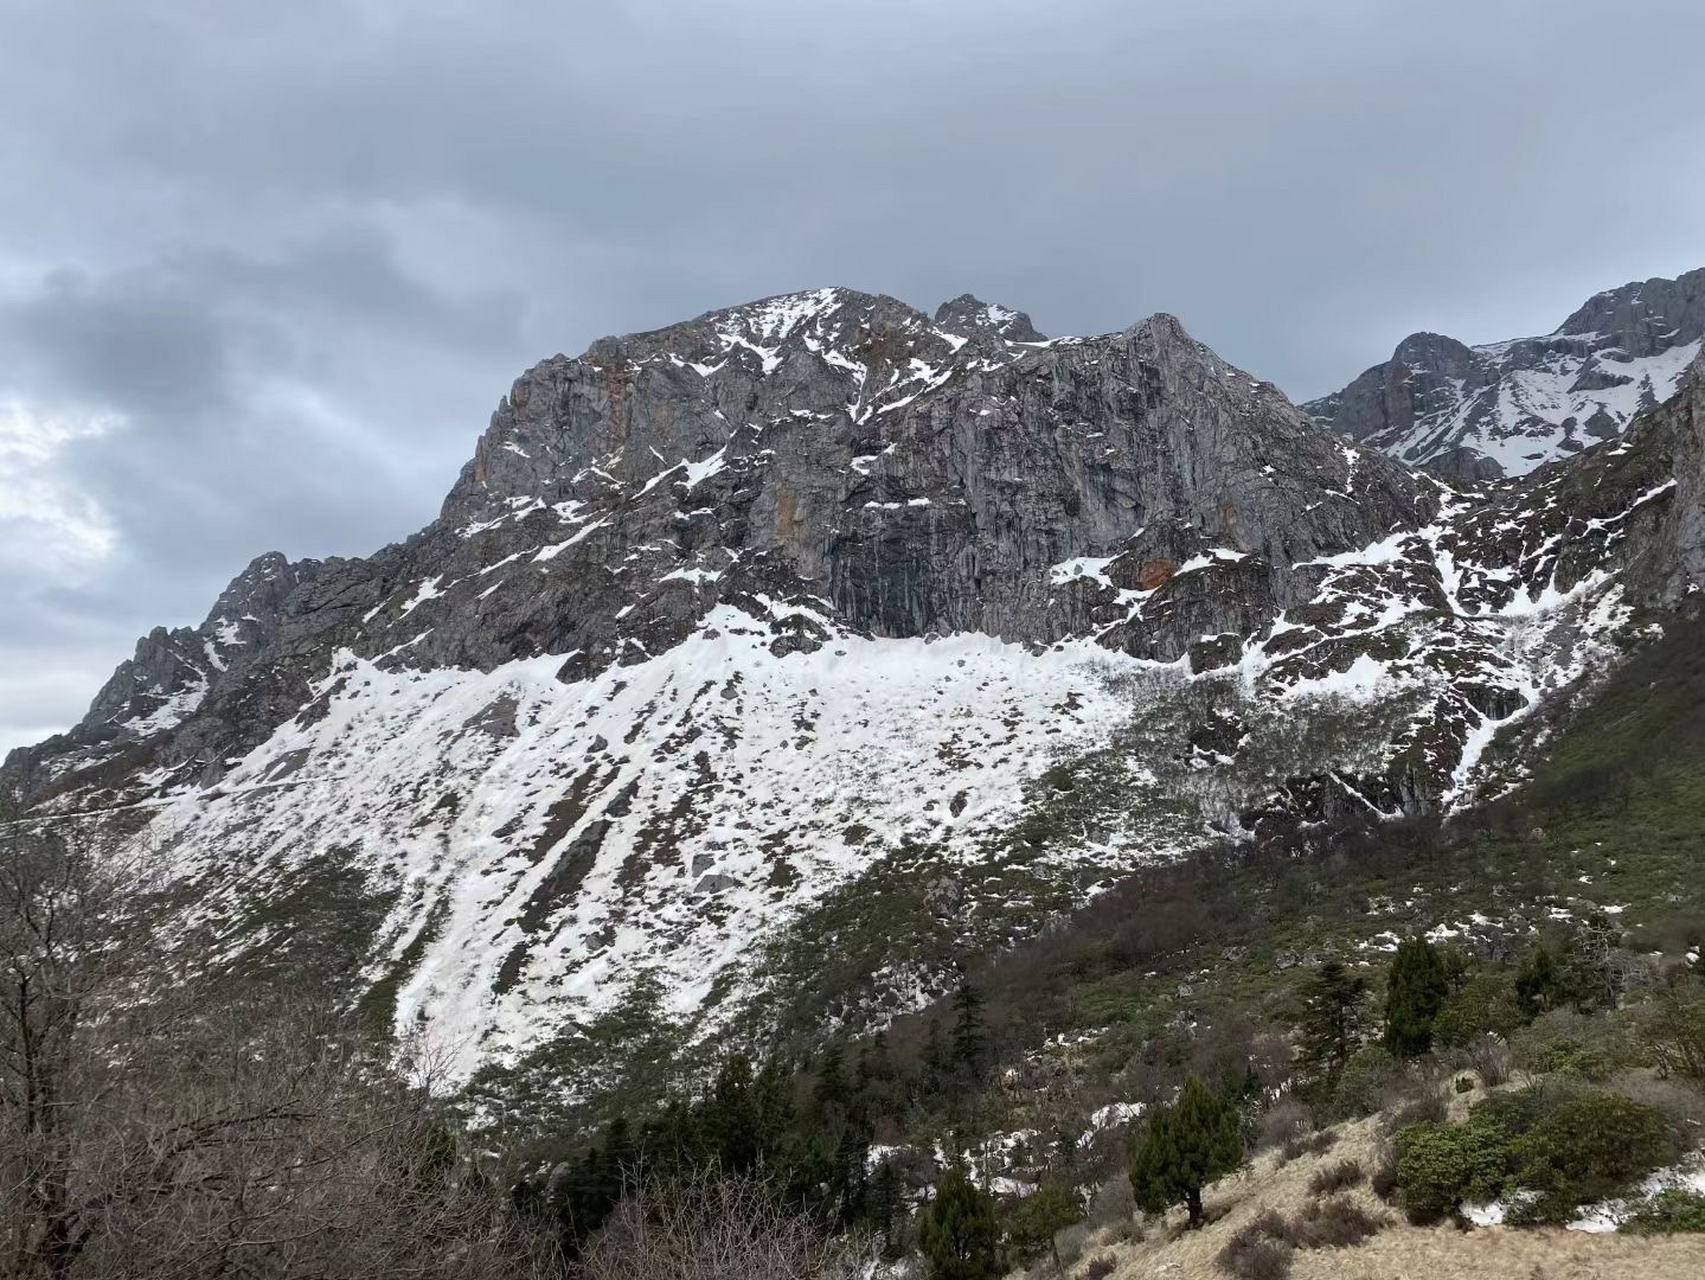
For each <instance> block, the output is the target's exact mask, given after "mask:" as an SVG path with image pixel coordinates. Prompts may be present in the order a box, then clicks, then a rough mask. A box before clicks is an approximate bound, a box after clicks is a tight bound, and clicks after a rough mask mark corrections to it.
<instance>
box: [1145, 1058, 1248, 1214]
mask: <svg viewBox="0 0 1705 1280" xmlns="http://www.w3.org/2000/svg"><path fill="white" fill-rule="evenodd" d="M1242 1162H1243V1140H1242V1137H1241V1136H1240V1134H1239V1132H1238V1118H1237V1109H1236V1108H1235V1107H1233V1106H1232V1105H1231V1104H1230V1103H1228V1102H1227V1101H1226V1100H1225V1099H1224V1098H1221V1097H1219V1096H1218V1095H1216V1094H1215V1093H1214V1092H1213V1091H1212V1090H1210V1089H1209V1088H1208V1087H1207V1086H1206V1085H1205V1084H1203V1083H1202V1082H1201V1081H1200V1080H1198V1079H1197V1078H1196V1077H1195V1076H1191V1077H1190V1078H1189V1079H1188V1080H1187V1081H1185V1082H1184V1090H1183V1092H1182V1093H1181V1094H1179V1097H1178V1101H1177V1102H1176V1103H1175V1104H1173V1105H1172V1106H1170V1107H1158V1108H1156V1110H1155V1112H1154V1114H1153V1115H1152V1116H1151V1117H1150V1118H1149V1123H1148V1131H1147V1132H1146V1133H1145V1134H1144V1136H1143V1141H1142V1144H1141V1145H1140V1146H1139V1147H1138V1148H1137V1153H1136V1155H1135V1156H1134V1157H1132V1160H1131V1190H1132V1191H1133V1192H1134V1193H1135V1195H1136V1201H1137V1204H1138V1206H1139V1207H1141V1208H1143V1209H1146V1210H1148V1211H1149V1212H1150V1213H1164V1212H1166V1210H1167V1209H1168V1208H1169V1207H1170V1206H1172V1205H1175V1204H1183V1205H1184V1206H1185V1207H1186V1208H1187V1209H1188V1210H1189V1213H1190V1226H1191V1227H1192V1228H1196V1227H1199V1226H1201V1225H1202V1188H1203V1187H1205V1186H1207V1185H1208V1184H1209V1183H1211V1182H1214V1181H1216V1180H1217V1179H1219V1178H1223V1177H1224V1176H1225V1175H1226V1174H1228V1173H1230V1172H1232V1171H1233V1170H1234V1169H1236V1168H1237V1166H1238V1165H1239V1164H1241V1163H1242Z"/></svg>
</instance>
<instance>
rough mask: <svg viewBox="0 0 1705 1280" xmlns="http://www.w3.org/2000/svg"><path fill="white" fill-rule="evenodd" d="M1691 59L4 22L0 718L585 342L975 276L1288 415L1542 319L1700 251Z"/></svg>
mask: <svg viewBox="0 0 1705 1280" xmlns="http://www.w3.org/2000/svg"><path fill="white" fill-rule="evenodd" d="M1701 35H1705V15H1702V14H1701V11H1700V10H1699V8H1698V6H1697V5H1695V4H1693V3H1691V2H1689V3H1679V2H1675V0H1653V2H1651V3H1643V4H1631V5H1624V6H1620V7H1614V8H1613V7H1607V6H1604V5H1602V4H1598V3H1587V2H1585V0H1552V2H1551V3H1545V4H1530V3H1500V4H1485V3H1474V4H1466V3H1454V4H1435V5H1430V6H1397V5H1390V4H1383V3H1369V2H1368V0H1341V2H1339V3H1331V2H1329V0H1316V2H1314V3H1296V4H1286V5H1275V4H1271V3H1269V2H1266V0H1263V2H1261V3H1254V2H1252V0H1246V2H1241V3H1233V2H1224V3H1217V4H1212V5H1177V4H1167V5H1161V4H1147V3H1134V2H1132V0H1117V2H1114V0H1102V2H1089V0H1079V2H1072V0H1061V2H1060V3H1057V4H1048V5H1037V4H1034V3H1028V4H1022V5H1021V4H1012V3H1005V2H1004V0H981V2H980V3H978V4H975V5H973V4H970V3H963V2H959V0H954V2H945V0H944V2H941V3H934V4H917V3H914V2H907V3H896V2H892V0H864V2H863V3H858V4H852V3H845V4H843V3H824V4H812V5H800V4H796V3H784V2H783V0H769V2H766V3H759V2H757V0H723V2H721V3H717V4H708V3H695V2H694V0H667V2H665V0H654V2H652V3H629V4H606V5H600V6H595V7H593V6H564V5H560V4H543V3H506V4H502V5H490V4H476V3H472V2H471V0H432V2H425V0H414V2H411V3H406V4H405V3H401V2H400V0H397V2H394V3H379V2H378V0H366V2H358V0H348V2H345V3H331V2H329V0H308V2H306V3H297V4H291V5H275V6H266V7H256V6H233V5H227V4H223V3H215V2H213V0H193V2H185V0H177V2H175V3H172V4H163V3H162V4H154V3H132V4H124V5H65V4H61V3H44V2H19V0H13V2H12V3H0V406H6V405H10V406H12V409H11V417H10V419H0V422H4V421H9V422H10V426H9V427H6V426H0V431H9V432H10V435H9V436H8V435H4V434H0V463H4V464H5V465H6V466H7V467H8V469H9V474H8V475H7V476H5V477H4V482H5V486H6V487H5V488H4V489H0V533H5V534H6V535H7V537H8V539H9V545H10V546H11V551H10V552H9V553H8V552H7V551H6V550H4V549H0V592H3V593H4V594H5V596H6V598H7V599H8V600H9V601H10V602H11V603H12V604H13V606H14V607H12V608H11V609H9V610H8V611H7V615H6V618H5V620H4V622H3V623H0V675H3V674H7V673H10V674H13V675H16V674H17V673H20V672H27V671H35V670H40V671H43V672H47V671H49V669H51V670H52V671H53V672H58V673H59V674H58V675H56V676H54V677H53V678H52V679H44V680H43V681H42V682H40V685H41V687H44V688H55V689H61V690H65V689H72V688H76V687H78V679H79V678H78V677H77V676H76V675H75V674H68V673H74V672H77V671H81V672H83V673H84V674H83V675H82V677H81V680H82V685H81V687H80V688H79V689H78V692H77V696H76V697H70V696H69V695H68V694H61V695H56V696H61V697H62V699H63V701H62V703H60V704H57V705H59V710H58V711H57V712H53V711H51V710H50V709H48V708H47V707H46V706H44V704H43V703H42V701H41V698H40V697H37V696H35V695H32V698H31V705H30V706H28V707H21V705H20V708H18V709H15V708H14V707H12V706H11V705H8V701H7V698H8V693H7V686H5V685H4V684H0V735H4V734H6V733H7V732H11V733H12V734H13V735H14V736H16V735H18V734H21V733H23V732H26V731H34V730H35V729H36V728H39V727H40V726H41V725H42V724H43V723H45V722H48V721H51V720H53V719H54V718H55V716H57V719H59V720H65V719H68V718H70V717H72V716H73V715H74V714H75V712H76V711H77V709H78V708H77V706H76V703H77V702H78V701H80V700H81V699H82V698H83V697H85V696H86V695H87V693H88V692H92V690H93V688H94V686H95V685H96V684H98V683H99V679H100V677H101V676H102V675H103V674H104V669H105V668H106V667H108V666H110V663H111V661H112V660H116V659H117V658H118V657H120V656H122V655H123V654H124V653H125V652H126V651H127V650H128V648H129V644H130V640H131V638H132V637H133V635H134V634H135V633H136V632H137V631H139V630H141V629H144V628H145V627H146V626H147V625H151V624H152V623H154V622H156V621H162V622H181V621H189V620H193V619H195V618H196V617H199V616H200V614H201V613H202V612H203V610H204V609H205V607H206V605H207V604H208V602H209V601H210V600H211V599H212V597H213V595H214V594H215V593H216V591H217V590H218V588H219V586H220V585H222V583H223V581H224V580H225V579H226V578H228V577H229V576H230V574H231V573H233V572H235V570H236V569H238V568H240V567H241V566H242V565H243V564H244V563H245V562H246V561H247V560H248V559H249V558H251V557H252V556H253V555H254V554H256V553H258V552H259V551H262V550H265V549H268V548H272V547H278V548H281V549H283V550H285V551H287V552H289V553H291V554H295V555H301V554H325V553H330V552H345V553H359V552H362V551H365V550H368V549H371V548H372V547H373V546H374V545H376V544H378V543H380V542H383V541H386V540H389V539H391V538H395V537H400V536H403V535H405V534H406V533H408V532H409V531H411V530H412V529H413V528H415V527H417V526H418V525H419V524H420V523H421V522H422V521H424V520H425V519H426V518H428V517H430V515H431V514H432V512H433V510H434V509H435V507H436V504H437V501H438V498H439V496H440V495H441V493H442V492H443V490H444V489H445V488H447V486H448V484H449V482H450V481H451V479H452V478H453V476H454V473H455V470H456V468H457V466H458V465H459V464H460V462H461V460H462V459H463V458H465V457H466V455H467V454H468V452H469V450H470V449H471V446H472V441H473V438H474V436H475V435H476V434H477V432H478V431H479V429H480V427H481V426H482V425H483V422H484V419H485V415H486V414H487V413H488V412H489V410H490V407H491V405H492V404H493V403H494V402H495V400H496V399H497V397H498V395H499V394H501V392H502V391H503V390H504V389H505V388H506V387H507V385H508V382H509V380H510V379H511V378H512V377H513V376H514V374H515V373H517V372H518V371H519V370H520V369H521V368H523V367H525V366H526V365H527V364H529V363H531V362H532V361H534V360H536V359H538V358H539V357H541V356H544V355H547V354H550V353H551V352H554V351H557V350H571V351H572V350H578V349H580V348H582V347H583V346H584V345H585V344H586V343H587V342H588V341H590V340H591V339H592V338H595V337H597V336H598V335H599V334H601V333H605V332H613V331H621V330H627V329H634V328H640V327H647V326H652V325H658V324H665V323H668V322H670V321H673V320H676V319H679V318H682V317H685V316H687V315H691V314H695V313H697V312H699V311H702V310H705V309H707V308H710V307H713V306H718V305H723V304H727V303H730V302H735V301H741V300H744V299H747V298H752V297H757V296H761V295H763V294H766V293H773V292H778V291H781V290H786V289H794V288H801V287H808V286H814V285H818V284H824V283H839V284H846V285H850V286H853V287H859V288H866V289H875V290H882V291H886V292H891V293H894V294H897V295H898V296H900V297H902V298H905V299H907V300H908V301H911V302H914V303H916V304H919V305H924V306H933V304H934V303H935V302H937V301H938V300H940V299H941V298H944V297H948V296H952V295H954V294H957V293H959V292H961V291H963V290H965V289H972V290H974V291H976V292H978V293H979V294H982V295H983V296H986V297H990V298H995V299H998V300H1001V301H1004V302H1008V303H1010V304H1013V305H1016V306H1021V307H1024V308H1026V309H1027V310H1029V311H1031V312H1032V314H1033V315H1034V316H1035V318H1036V320H1037V322H1038V324H1039V325H1041V327H1043V328H1044V329H1046V330H1048V331H1050V332H1091V331H1097V330H1103V329H1109V328H1116V327H1120V326H1123V325H1125V324H1128V323H1131V322H1132V321H1134V320H1136V319H1138V318H1140V317H1141V316H1143V315H1145V314H1147V313H1148V312H1151V311H1155V310H1162V309H1164V310H1169V311H1173V312H1176V313H1178V314H1179V315H1180V316H1181V317H1182V318H1183V319H1184V321H1185V323H1186V324H1187V325H1188V326H1189V327H1190V328H1191V330H1192V331H1193V332H1195V333H1196V334H1197V335H1198V336H1199V337H1202V338H1203V339H1204V340H1206V341H1208V342H1210V343H1212V344H1213V345H1215V346H1216V347H1218V348H1219V349H1220V350H1221V351H1222V352H1223V353H1224V354H1225V355H1226V356H1227V357H1228V358H1230V359H1233V360H1235V361H1237V362H1238V363H1240V364H1242V365H1244V366H1245V367H1246V368H1249V369H1250V370H1252V371H1253V372H1256V373H1258V374H1259V375H1261V376H1264V377H1270V378H1273V379H1275V380H1277V381H1278V382H1279V383H1280V384H1281V385H1282V386H1285V387H1286V388H1287V389H1288V390H1290V391H1291V392H1292V393H1293V394H1294V395H1296V396H1298V397H1302V396H1307V395H1313V394H1318V393H1320V392H1323V391H1326V390H1329V389H1331V388H1332V387H1334V386H1337V385H1339V384H1341V383H1343V382H1345V381H1347V380H1348V379H1349V378H1350V377H1351V376H1353V375H1354V374H1355V373H1357V372H1358V371H1360V369H1361V368H1363V367H1364V366H1366V365H1367V364H1370V363H1372V362H1374V361H1376V360H1378V359H1380V358H1382V357H1383V356H1384V355H1386V354H1387V353H1388V352H1389V350H1390V348H1391V346H1392V345H1393V344H1394V343H1395V342H1396V341H1397V340H1398V339H1399V338H1400V337H1402V336H1403V335H1404V334H1405V333H1407V332H1409V331H1410V330H1413V329H1416V328H1423V327H1425V328H1432V329H1438V330H1443V331H1446V332H1453V333H1456V334H1458V335H1459V336H1462V337H1464V338H1467V339H1469V340H1487V339H1492V338H1498V337H1505V336H1514V335H1516V334H1519V333H1525V332H1532V331H1536V330H1542V329H1547V328H1550V327H1551V326H1553V325H1554V324H1556V323H1557V322H1558V321H1560V320H1561V319H1562V317H1563V316H1564V315H1565V314H1567V312H1568V311H1569V310H1571V309H1572V308H1573V307H1574V306H1575V305H1576V304H1578V303H1579V302H1580V301H1582V300H1583V299H1584V298H1585V296H1586V295H1587V294H1589V293H1591V292H1593V291H1594V290H1596V289H1599V288H1603V287H1607V286H1610V285H1614V284H1617V283H1620V282H1621V281H1623V280H1625V279H1629V278H1633V277H1643V276H1646V275H1651V274H1673V273H1674V272H1677V271H1680V270H1684V269H1687V268H1689V267H1692V266H1696V265H1700V264H1701V262H1705V236H1702V234H1701V231H1700V227H1701V225H1702V223H1701V221H1700V218H1699V215H1698V210H1699V208H1700V205H1701V196H1702V195H1705V179H1702V178H1701V176H1700V174H1701V173H1702V172H1705V165H1701V163H1700V160H1701V156H1700V154H1699V152H1700V144H1699V143H1698V138H1699V137H1701V136H1705V132H1702V129H1701V126H1702V125H1705V108H1702V107H1701V105H1700V101H1699V97H1698V94H1697V91H1696V88H1695V86H1696V83H1697V68H1696V65H1695V64H1696V52H1695V51H1696V50H1697V49H1698V47H1699V43H1700V37H1701ZM67 424H70V425H67ZM90 424H94V425H90ZM8 441H9V442H10V443H8ZM8 493H9V494H10V497H8V496H7V494H8ZM6 646H9V647H6ZM44 655H53V658H52V660H51V661H50V660H49V659H48V658H47V657H45V656H44ZM90 655H98V660H97V658H95V657H91V656H90ZM48 702H49V703H52V698H51V697H50V698H49V699H48Z"/></svg>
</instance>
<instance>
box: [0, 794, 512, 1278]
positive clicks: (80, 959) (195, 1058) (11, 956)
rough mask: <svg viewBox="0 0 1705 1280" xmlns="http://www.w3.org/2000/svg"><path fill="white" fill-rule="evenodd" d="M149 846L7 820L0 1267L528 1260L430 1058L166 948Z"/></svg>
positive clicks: (355, 1268) (205, 1270)
mask: <svg viewBox="0 0 1705 1280" xmlns="http://www.w3.org/2000/svg"><path fill="white" fill-rule="evenodd" d="M149 862H150V859H149V858H148V857H147V856H146V851H140V850H134V849H132V850H131V851H130V852H126V846H125V845H124V844H123V843H122V842H120V841H117V840H105V839H102V838H100V836H99V833H97V832H92V831H89V830H86V829H83V830H78V829H72V830H69V831H67V830H66V829H64V828H59V829H56V830H54V831H52V832H46V831H43V830H40V829H36V828H32V827H29V826H23V827H18V826H13V827H8V828H5V829H4V830H3V831H0V948H3V955H0V965H3V968H0V1248H3V1249H4V1255H3V1257H0V1275H5V1276H7V1277H16V1278H17V1280H82V1278H84V1277H87V1278H88V1280H120V1278H128V1277H136V1278H137V1280H140V1278H141V1277H160V1276H171V1277H174V1280H178V1278H181V1280H222V1278H224V1277H244V1278H249V1277H253V1278H255V1280H271V1278H273V1277H278V1278H279V1280H283V1278H285V1277H325V1278H326V1280H340V1278H343V1277H348V1278H349V1280H355V1278H356V1277H361V1278H362V1280H392V1278H394V1280H403V1278H405V1277H407V1278H410V1280H439V1278H442V1280H450V1278H452V1277H454V1278H456V1280H487V1278H488V1277H489V1278H490V1280H496V1278H497V1277H500V1276H501V1277H504V1280H519V1278H521V1277H525V1276H527V1275H529V1274H533V1273H535V1272H536V1271H537V1270H538V1269H539V1266H540V1262H541V1259H540V1258H539V1257H538V1256H537V1254H536V1252H535V1250H534V1249H533V1247H532V1243H531V1241H529V1240H528V1239H527V1238H526V1237H525V1236H524V1234H523V1232H522V1230H521V1228H520V1225H519V1223H518V1221H517V1219H516V1218H515V1215H514V1214H513V1213H512V1212H511V1210H510V1207H509V1204H508V1202H507V1198H506V1197H505V1196H504V1195H503V1194H502V1193H501V1191H500V1190H499V1189H498V1188H497V1187H495V1186H494V1185H492V1184H491V1183H490V1182H489V1181H488V1180H486V1179H485V1178H483V1177H482V1176H481V1175H480V1173H479V1171H478V1170H477V1168H476V1167H475V1166H474V1165H473V1164H472V1163H471V1162H470V1161H469V1160H467V1159H466V1158H465V1156H464V1154H463V1153H462V1152H461V1151H460V1150H459V1147H458V1140H457V1136H456V1134H455V1133H454V1131H453V1130H451V1129H449V1128H448V1127H446V1125H445V1124H444V1123H443V1122H442V1121H441V1119H440V1118H439V1116H438V1112H437V1108H436V1107H435V1105H434V1103H433V1099H432V1096H431V1091H430V1089H428V1088H427V1087H426V1084H425V1075H424V1072H425V1068H426V1067H427V1066H429V1065H430V1064H414V1065H415V1066H416V1067H418V1068H419V1070H417V1071H415V1072H413V1073H412V1074H410V1073H399V1072H398V1071H397V1070H396V1067H395V1064H394V1063H392V1062H390V1061H388V1060H387V1059H386V1057H385V1056H384V1055H381V1054H378V1053H375V1052H374V1050H373V1048H372V1047H371V1046H370V1045H369V1044H367V1043H366V1042H364V1040H363V1039H362V1037H361V1036H360V1034H359V1032H358V1030H357V1028H356V1024H355V1022H354V1020H353V1019H352V1018H351V1017H349V1016H348V1015H346V1014H344V1013H342V1012H339V1011H336V1010H334V1009H332V1008H330V1007H329V1005H328V1004H327V1003H325V1002H324V1001H323V1000H316V999H315V998H314V997H313V996H312V995H311V994H309V995H302V994H291V995H288V996H286V995H282V994H280V993H278V992H275V991H261V990H256V989H253V988H245V987H238V986H236V985H233V984H230V983H226V984H224V985H221V984H220V983H219V981H218V980H217V979H216V978H213V977H210V976H208V973H207V972H206V971H207V969H208V968H209V967H210V965H209V957H207V956H206V955H202V956H199V957H189V956H186V955H185V954H184V952H183V949H182V948H171V947H168V946H165V945H162V941H163V940H162V939H161V938H160V936H159V935H160V932H161V927H162V925H161V922H163V921H168V920H173V919H177V918H179V917H177V915H176V913H175V912H174V911H173V909H172V907H173V904H172V903H171V902H170V901H169V898H168V896H167V895H166V894H165V893H164V892H163V891H162V890H161V889H160V887H159V886H157V885H153V884H150V883H149V882H148V881H147V879H146V877H145V876H144V875H142V874H139V872H140V871H141V870H142V869H144V868H145V867H146V866H147V865H148V864H149ZM190 959H194V960H196V961H197V969H196V972H195V975H194V978H193V980H192V979H191V978H190V976H188V975H186V974H185V973H180V972H179V971H178V970H177V969H176V968H175V966H177V965H179V964H182V963H185V962H186V961H187V960H190Z"/></svg>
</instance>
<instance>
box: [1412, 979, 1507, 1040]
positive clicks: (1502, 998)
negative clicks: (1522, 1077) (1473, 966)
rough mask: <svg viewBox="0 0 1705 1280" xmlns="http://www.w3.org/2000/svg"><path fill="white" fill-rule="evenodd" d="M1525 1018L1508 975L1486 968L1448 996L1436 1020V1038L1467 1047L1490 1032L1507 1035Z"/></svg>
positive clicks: (1434, 1031)
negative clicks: (1486, 969)
mask: <svg viewBox="0 0 1705 1280" xmlns="http://www.w3.org/2000/svg"><path fill="white" fill-rule="evenodd" d="M1525 1021H1527V1019H1526V1018H1524V1017H1523V1016H1522V1011H1521V1008H1520V1006H1519V1005H1518V1004H1517V1003H1516V992H1515V987H1514V985H1513V984H1512V983H1511V981H1510V979H1509V977H1508V975H1506V974H1503V973H1499V972H1496V971H1486V972H1482V973H1477V974H1475V975H1474V977H1472V978H1470V979H1469V980H1468V982H1467V984H1466V985H1465V986H1464V987H1463V988H1462V990H1460V991H1458V992H1455V993H1454V994H1452V995H1451V996H1449V997H1448V998H1447V999H1446V1000H1445V1003H1444V1008H1442V1009H1440V1010H1439V1016H1438V1019H1437V1020H1436V1021H1435V1022H1434V1023H1433V1040H1434V1041H1435V1042H1436V1043H1438V1044H1440V1045H1444V1046H1446V1047H1448V1048H1453V1049H1460V1048H1466V1047H1467V1046H1469V1045H1471V1044H1473V1043H1474V1042H1475V1041H1476V1040H1478V1039H1479V1038H1480V1037H1481V1036H1483V1035H1485V1034H1487V1033H1488V1032H1490V1033H1491V1034H1493V1035H1497V1036H1502V1037H1504V1038H1505V1039H1508V1038H1509V1037H1510V1036H1511V1035H1513V1034H1514V1033H1515V1031H1516V1030H1517V1029H1518V1028H1519V1027H1520V1026H1521V1025H1522V1024H1523V1023H1524V1022H1525Z"/></svg>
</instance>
